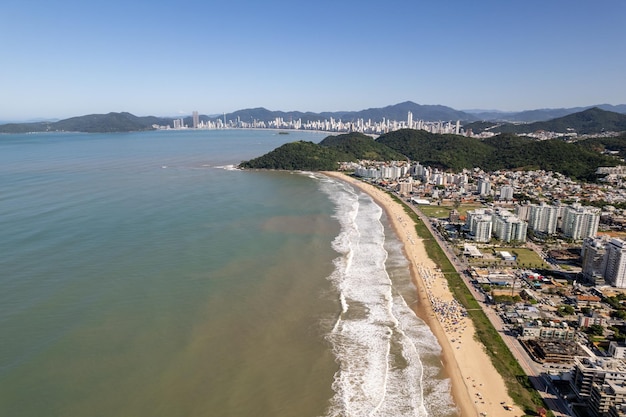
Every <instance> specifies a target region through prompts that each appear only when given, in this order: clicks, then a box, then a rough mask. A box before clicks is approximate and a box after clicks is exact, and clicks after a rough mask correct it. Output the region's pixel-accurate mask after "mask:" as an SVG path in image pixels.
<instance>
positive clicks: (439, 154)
mask: <svg viewBox="0 0 626 417" xmlns="http://www.w3.org/2000/svg"><path fill="white" fill-rule="evenodd" d="M376 141H377V142H380V143H383V144H385V145H387V146H388V147H390V148H392V149H395V150H397V151H398V152H402V153H403V154H405V155H406V156H407V157H409V158H410V159H411V160H413V161H419V163H420V164H422V165H425V166H433V167H437V168H441V169H443V170H452V171H460V170H462V169H463V168H474V167H476V166H480V167H482V166H484V164H485V163H486V159H485V158H486V157H488V156H489V155H490V154H491V152H492V151H493V149H491V147H490V146H489V145H486V144H484V143H483V142H482V141H481V140H480V139H475V138H468V137H465V136H456V135H439V134H435V133H430V132H427V131H425V130H412V129H401V130H396V131H394V132H389V133H387V134H384V135H382V136H380V137H379V138H378V139H376Z"/></svg>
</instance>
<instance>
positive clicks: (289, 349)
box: [0, 130, 457, 417]
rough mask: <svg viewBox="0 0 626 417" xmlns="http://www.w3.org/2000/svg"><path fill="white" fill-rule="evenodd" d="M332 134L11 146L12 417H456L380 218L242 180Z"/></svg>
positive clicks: (301, 177) (287, 176)
mask: <svg viewBox="0 0 626 417" xmlns="http://www.w3.org/2000/svg"><path fill="white" fill-rule="evenodd" d="M325 136H326V134H323V133H313V132H293V133H290V134H289V135H279V134H277V132H275V131H271V130H258V131H246V130H224V131H196V130H189V131H156V132H141V133H126V134H79V133H46V134H29V135H2V136H0V415H7V416H42V415H46V416H123V415H127V416H134V417H143V416H146V417H148V416H150V417H156V416H164V417H166V416H167V417H171V416H238V417H246V416H257V417H265V416H267V417H270V416H272V417H282V416H285V417H287V416H311V417H315V416H329V417H330V416H365V415H371V416H426V415H430V416H454V415H456V413H457V412H456V409H455V407H454V404H453V402H452V399H451V398H450V395H449V381H448V379H447V378H446V377H445V375H444V374H443V371H442V369H441V362H440V358H439V354H440V348H439V346H438V345H437V342H436V339H435V338H434V337H433V335H432V333H431V332H430V330H429V329H428V327H427V326H426V325H425V324H424V323H423V322H422V321H421V320H420V319H419V318H417V317H416V315H415V314H414V312H413V309H414V307H415V303H416V302H417V297H416V293H415V288H414V287H413V285H412V283H411V281H410V276H409V272H408V264H407V261H406V259H405V258H404V256H403V254H402V246H401V244H400V243H399V241H398V240H397V239H396V237H395V236H394V234H393V232H392V231H391V230H390V228H389V225H388V223H387V220H386V218H385V214H384V213H383V211H382V210H381V209H380V207H378V206H377V205H376V204H374V203H373V201H372V200H371V198H369V197H368V196H367V195H365V194H363V193H361V192H358V191H357V190H354V189H353V188H352V187H351V186H349V185H347V184H345V183H343V182H340V181H337V180H334V179H330V178H327V177H325V176H323V175H320V174H314V173H287V172H266V171H240V170H236V169H233V165H236V164H238V163H239V162H240V161H242V160H244V159H249V158H252V157H256V156H259V155H262V154H264V153H266V152H268V151H270V150H271V149H274V148H276V147H277V146H279V145H281V144H283V143H285V142H289V141H293V140H307V141H312V142H319V141H320V140H321V139H322V138H323V137H325Z"/></svg>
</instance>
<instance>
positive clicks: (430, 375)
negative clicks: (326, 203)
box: [316, 176, 455, 417]
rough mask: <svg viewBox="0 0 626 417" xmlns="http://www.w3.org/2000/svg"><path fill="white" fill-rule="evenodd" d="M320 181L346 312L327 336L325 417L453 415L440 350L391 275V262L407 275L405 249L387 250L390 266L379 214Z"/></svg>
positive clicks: (341, 186)
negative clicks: (330, 374)
mask: <svg viewBox="0 0 626 417" xmlns="http://www.w3.org/2000/svg"><path fill="white" fill-rule="evenodd" d="M316 178H318V179H319V181H320V188H321V189H322V191H324V192H325V193H326V194H327V195H328V197H329V198H330V200H331V201H332V202H333V203H334V204H335V218H336V219H337V220H338V221H339V223H340V226H341V232H340V233H339V235H338V236H337V237H336V238H335V239H334V241H333V248H334V250H335V251H337V253H338V254H339V256H338V257H337V258H336V259H335V261H334V266H335V269H334V271H333V273H332V274H331V275H330V276H329V277H328V279H329V280H330V281H331V282H332V284H333V285H334V288H335V289H336V291H337V294H336V296H337V297H338V299H339V302H340V306H341V311H340V312H339V313H338V315H337V318H336V321H335V323H334V326H332V329H331V330H330V331H329V333H328V334H327V335H326V338H327V340H328V341H329V343H330V345H331V347H332V352H333V354H334V356H335V360H336V362H337V364H338V365H339V370H338V371H337V373H336V374H335V376H334V381H333V384H332V389H333V391H334V395H333V397H332V399H331V400H330V405H329V408H328V410H327V413H326V414H325V417H339V416H341V417H352V416H359V417H361V416H381V417H382V416H385V417H389V416H415V417H425V416H448V415H453V414H454V411H455V408H454V404H453V402H452V399H451V396H450V394H449V383H448V381H447V380H446V379H444V378H442V377H441V376H440V374H441V367H440V365H439V364H438V363H439V355H440V353H441V348H440V347H439V345H438V344H437V341H436V339H435V337H434V336H433V334H432V332H431V331H430V329H429V328H428V327H427V326H426V325H425V324H424V322H423V321H421V320H420V319H419V318H418V317H417V316H416V315H415V313H414V311H413V310H412V309H411V308H410V306H409V305H408V304H407V302H406V300H405V299H404V298H403V297H402V294H401V293H402V290H401V289H399V288H396V286H395V283H394V282H393V280H392V279H391V277H390V276H389V274H388V271H387V262H388V261H389V262H390V264H393V265H394V268H398V267H402V259H401V256H400V255H398V253H400V254H401V245H399V244H397V243H393V244H391V245H388V247H389V248H391V250H392V252H393V254H392V259H391V260H389V252H388V251H387V250H386V248H385V246H386V241H385V229H384V226H383V223H382V222H381V218H382V216H383V211H382V209H381V208H380V207H379V206H378V205H376V204H375V203H374V201H373V200H372V199H371V198H370V197H369V196H368V195H366V194H364V193H362V192H357V191H355V190H354V189H353V188H352V187H351V186H350V185H348V184H347V183H344V182H342V181H337V180H334V179H330V178H328V177H323V178H322V177H321V176H320V177H317V176H316ZM404 262H405V267H407V268H408V264H407V261H406V259H405V258H404ZM405 270H406V269H405ZM408 281H409V283H410V277H409V279H408ZM402 285H407V284H402V283H401V284H400V286H402ZM408 285H411V284H408ZM427 362H428V363H427Z"/></svg>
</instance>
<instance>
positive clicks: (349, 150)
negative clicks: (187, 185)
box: [240, 129, 626, 180]
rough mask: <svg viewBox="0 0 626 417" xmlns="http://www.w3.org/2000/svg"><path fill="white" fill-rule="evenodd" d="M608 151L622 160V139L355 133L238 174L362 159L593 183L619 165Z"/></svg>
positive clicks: (297, 145)
mask: <svg viewBox="0 0 626 417" xmlns="http://www.w3.org/2000/svg"><path fill="white" fill-rule="evenodd" d="M606 150H614V151H617V152H619V153H620V154H621V155H626V135H622V136H620V137H617V138H598V139H588V140H582V141H579V142H576V143H567V142H564V141H562V140H556V139H555V140H545V141H535V140H532V139H529V138H524V137H518V136H515V135H513V134H508V133H507V134H501V135H498V136H494V137H491V138H489V139H485V140H481V139H476V138H468V137H465V136H456V135H440V134H434V133H429V132H426V131H423V130H411V129H403V130H398V131H394V132H390V133H387V134H384V135H382V136H380V137H379V138H378V139H376V140H373V139H372V138H370V137H369V136H366V135H363V134H360V133H349V134H345V135H337V136H329V137H327V138H325V139H324V140H322V141H321V142H320V143H319V144H314V143H312V142H294V143H289V144H286V145H283V146H281V147H279V148H277V149H275V150H274V151H272V152H270V153H268V154H266V155H263V156H261V157H259V158H256V159H253V160H251V161H246V162H242V163H241V165H240V166H241V167H242V168H259V169H285V170H336V169H337V168H338V166H339V162H344V161H345V162H348V161H358V160H362V159H369V160H378V161H390V160H404V159H407V158H408V159H410V160H412V161H416V162H419V163H420V164H422V165H426V166H432V167H436V168H439V169H442V170H444V171H457V172H458V171H461V170H463V169H472V168H475V167H479V168H482V169H484V170H487V171H496V170H522V169H543V170H546V171H554V172H560V173H562V174H564V175H567V176H569V177H572V178H576V179H584V180H593V179H595V174H594V173H595V171H596V169H597V168H598V167H599V166H613V165H617V164H618V163H619V160H618V159H617V158H615V157H613V156H609V155H606V154H604V153H603V152H604V151H606Z"/></svg>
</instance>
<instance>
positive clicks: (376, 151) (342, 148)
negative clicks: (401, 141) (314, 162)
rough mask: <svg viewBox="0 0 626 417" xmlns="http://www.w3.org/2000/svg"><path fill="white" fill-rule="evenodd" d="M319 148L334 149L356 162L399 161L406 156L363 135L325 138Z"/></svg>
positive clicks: (352, 134)
mask: <svg viewBox="0 0 626 417" xmlns="http://www.w3.org/2000/svg"><path fill="white" fill-rule="evenodd" d="M320 146H324V147H328V148H332V149H335V150H337V151H339V152H342V153H344V154H349V155H352V156H353V157H354V158H356V159H357V160H362V159H366V160H370V161H401V160H404V159H406V156H404V155H403V154H401V153H400V152H397V151H394V150H393V149H391V148H389V147H387V146H385V145H383V144H382V143H379V142H376V141H375V140H374V139H372V137H371V136H367V135H364V134H363V133H347V134H345V135H337V136H327V137H326V138H325V139H324V140H322V141H321V142H320Z"/></svg>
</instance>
